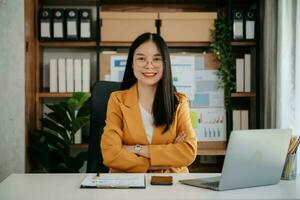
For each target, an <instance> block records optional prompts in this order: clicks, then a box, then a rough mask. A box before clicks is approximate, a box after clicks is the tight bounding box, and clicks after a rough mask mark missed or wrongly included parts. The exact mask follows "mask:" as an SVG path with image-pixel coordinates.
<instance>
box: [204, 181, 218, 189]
mask: <svg viewBox="0 0 300 200" xmlns="http://www.w3.org/2000/svg"><path fill="white" fill-rule="evenodd" d="M219 183H220V182H206V183H202V184H205V185H207V186H210V187H216V188H217V187H219Z"/></svg>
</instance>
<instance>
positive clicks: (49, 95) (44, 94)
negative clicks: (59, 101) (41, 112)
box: [37, 92, 73, 98]
mask: <svg viewBox="0 0 300 200" xmlns="http://www.w3.org/2000/svg"><path fill="white" fill-rule="evenodd" d="M72 94H73V93H71V92H67V93H53V92H51V93H50V92H40V93H38V94H37V95H38V97H39V98H57V97H60V98H67V97H71V96H72Z"/></svg>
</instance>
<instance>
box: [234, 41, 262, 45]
mask: <svg viewBox="0 0 300 200" xmlns="http://www.w3.org/2000/svg"><path fill="white" fill-rule="evenodd" d="M231 45H232V46H256V42H255V41H232V42H231Z"/></svg>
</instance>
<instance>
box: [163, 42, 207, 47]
mask: <svg viewBox="0 0 300 200" xmlns="http://www.w3.org/2000/svg"><path fill="white" fill-rule="evenodd" d="M210 44H211V43H210V42H167V45H168V47H209V46H210Z"/></svg>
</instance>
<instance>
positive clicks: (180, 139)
mask: <svg viewBox="0 0 300 200" xmlns="http://www.w3.org/2000/svg"><path fill="white" fill-rule="evenodd" d="M185 138H186V134H185V133H184V132H180V133H179V134H178V135H177V137H176V138H175V140H174V144H178V143H181V142H183V141H184V140H185Z"/></svg>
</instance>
